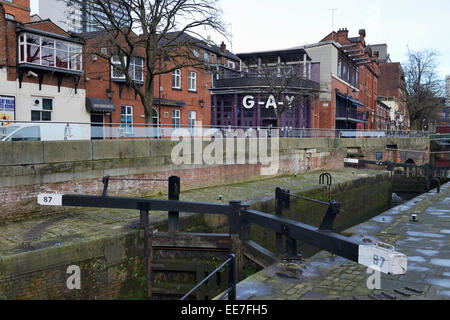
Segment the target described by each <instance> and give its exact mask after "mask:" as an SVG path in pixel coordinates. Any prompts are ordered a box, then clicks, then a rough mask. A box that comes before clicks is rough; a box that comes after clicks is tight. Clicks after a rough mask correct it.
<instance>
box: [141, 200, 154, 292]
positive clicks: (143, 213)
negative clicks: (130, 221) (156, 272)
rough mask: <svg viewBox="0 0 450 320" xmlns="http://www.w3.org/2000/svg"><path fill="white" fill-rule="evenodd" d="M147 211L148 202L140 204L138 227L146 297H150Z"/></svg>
mask: <svg viewBox="0 0 450 320" xmlns="http://www.w3.org/2000/svg"><path fill="white" fill-rule="evenodd" d="M149 211H150V207H149V205H148V204H141V205H140V220H139V224H140V228H141V230H142V231H143V232H144V272H145V277H146V280H147V281H146V286H147V299H151V297H152V281H151V253H150V248H151V245H150V240H149V235H148V233H149V227H150V219H149Z"/></svg>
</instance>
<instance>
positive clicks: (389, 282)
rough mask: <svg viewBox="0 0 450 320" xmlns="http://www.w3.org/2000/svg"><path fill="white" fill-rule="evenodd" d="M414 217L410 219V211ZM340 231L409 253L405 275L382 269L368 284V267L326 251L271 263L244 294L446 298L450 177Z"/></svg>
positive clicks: (449, 289)
mask: <svg viewBox="0 0 450 320" xmlns="http://www.w3.org/2000/svg"><path fill="white" fill-rule="evenodd" d="M413 214H417V217H418V221H417V222H412V221H411V215H413ZM343 234H344V235H347V236H351V237H352V238H354V239H355V240H357V241H360V242H361V243H366V244H370V243H373V244H374V243H376V242H378V241H381V242H385V243H389V244H392V245H394V246H395V248H396V250H397V251H399V252H401V253H404V254H406V255H407V256H408V271H407V273H406V274H405V275H401V276H394V275H382V276H381V283H380V285H381V289H380V290H377V289H373V290H372V289H369V288H368V285H367V283H368V282H369V283H371V284H374V283H375V282H374V281H372V280H370V281H368V280H369V277H371V276H372V274H369V273H368V269H367V268H366V267H363V266H361V265H358V264H356V263H354V262H351V261H348V260H346V259H344V258H340V257H336V256H333V255H331V254H329V253H327V252H324V251H322V252H320V253H318V254H317V255H315V256H313V257H311V258H310V259H307V260H305V261H302V262H299V263H279V264H275V265H273V266H271V267H269V268H267V269H265V270H263V271H261V272H259V273H257V274H255V275H253V276H251V277H250V278H247V279H246V280H245V281H243V282H241V283H240V284H239V285H238V287H237V293H238V299H242V300H260V299H264V300H266V299H268V300H278V299H285V300H321V299H324V300H325V299H326V300H333V299H345V300H400V299H408V300H410V299H414V300H422V299H426V300H431V299H436V300H444V299H450V183H449V184H446V185H444V186H443V187H442V189H441V193H440V194H437V193H436V190H434V191H432V192H430V193H427V194H423V195H421V196H419V197H417V198H415V199H413V200H411V201H409V202H407V203H404V204H402V205H400V206H398V207H395V208H393V209H391V210H389V211H387V212H384V213H383V214H381V215H379V216H377V217H375V218H373V219H371V220H370V221H368V222H365V223H363V224H360V225H357V226H355V227H352V228H350V229H348V230H346V231H345V232H343Z"/></svg>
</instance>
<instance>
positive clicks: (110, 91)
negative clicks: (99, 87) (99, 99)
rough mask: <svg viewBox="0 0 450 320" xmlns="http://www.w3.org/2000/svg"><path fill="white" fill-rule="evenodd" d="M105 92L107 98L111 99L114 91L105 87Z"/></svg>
mask: <svg viewBox="0 0 450 320" xmlns="http://www.w3.org/2000/svg"><path fill="white" fill-rule="evenodd" d="M106 93H107V94H108V99H110V100H111V99H112V98H113V94H114V91H113V90H111V89H106Z"/></svg>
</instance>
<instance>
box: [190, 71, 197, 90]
mask: <svg viewBox="0 0 450 320" xmlns="http://www.w3.org/2000/svg"><path fill="white" fill-rule="evenodd" d="M189 91H197V73H195V72H189Z"/></svg>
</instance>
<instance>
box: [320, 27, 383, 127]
mask: <svg viewBox="0 0 450 320" xmlns="http://www.w3.org/2000/svg"><path fill="white" fill-rule="evenodd" d="M348 33H349V32H348V30H347V29H346V28H344V29H340V30H339V31H338V32H334V31H333V32H332V33H330V34H329V35H327V36H326V37H325V38H324V39H322V41H321V42H324V41H334V42H336V43H338V44H339V45H340V46H339V54H338V64H337V68H338V70H337V78H334V79H333V84H334V85H333V88H335V89H337V92H338V93H340V94H341V95H343V96H346V97H347V98H349V99H348V101H350V102H353V101H351V100H350V99H354V100H356V101H354V104H356V108H348V107H346V108H345V109H347V110H346V112H345V114H344V112H342V111H344V108H342V107H341V110H340V111H341V112H338V115H337V116H336V119H339V118H340V117H342V119H344V118H346V119H345V120H340V121H339V122H340V125H338V124H337V125H336V128H337V129H340V128H342V127H343V126H344V127H347V128H350V129H355V128H357V129H368V130H371V129H376V122H377V112H376V111H377V98H378V95H377V91H378V78H379V73H380V72H379V61H378V53H377V52H373V51H372V50H371V48H370V47H368V46H367V45H366V42H365V37H366V31H365V30H363V29H362V30H359V36H357V37H349V36H348ZM338 97H339V95H338ZM343 99H345V98H343ZM348 101H347V105H348ZM338 108H339V107H338ZM352 109H356V110H352ZM349 113H353V114H355V115H356V117H357V118H356V120H361V119H362V120H363V122H357V123H356V127H355V125H354V121H348V119H349V116H348V114H349ZM344 115H345V117H344ZM350 122H353V124H352V123H350Z"/></svg>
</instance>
